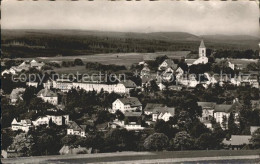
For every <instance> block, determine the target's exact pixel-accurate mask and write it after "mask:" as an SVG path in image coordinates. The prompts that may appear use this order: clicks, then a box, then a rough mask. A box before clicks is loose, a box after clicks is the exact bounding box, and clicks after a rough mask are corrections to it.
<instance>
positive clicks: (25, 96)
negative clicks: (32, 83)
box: [22, 87, 36, 105]
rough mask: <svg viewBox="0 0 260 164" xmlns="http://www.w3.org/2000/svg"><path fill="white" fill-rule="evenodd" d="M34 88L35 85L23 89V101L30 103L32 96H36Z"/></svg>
mask: <svg viewBox="0 0 260 164" xmlns="http://www.w3.org/2000/svg"><path fill="white" fill-rule="evenodd" d="M35 94H36V88H35V87H28V88H26V89H25V91H24V93H23V96H22V97H23V100H24V101H25V103H26V104H27V105H29V104H30V101H31V99H32V98H34V97H36V96H35Z"/></svg>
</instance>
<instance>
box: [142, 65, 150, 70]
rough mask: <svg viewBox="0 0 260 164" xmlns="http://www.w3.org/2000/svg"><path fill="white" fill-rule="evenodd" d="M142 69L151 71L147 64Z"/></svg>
mask: <svg viewBox="0 0 260 164" xmlns="http://www.w3.org/2000/svg"><path fill="white" fill-rule="evenodd" d="M142 71H150V68H148V67H147V66H144V68H143V69H142Z"/></svg>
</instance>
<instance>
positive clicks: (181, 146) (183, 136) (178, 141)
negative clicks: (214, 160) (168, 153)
mask: <svg viewBox="0 0 260 164" xmlns="http://www.w3.org/2000/svg"><path fill="white" fill-rule="evenodd" d="M193 145H194V140H193V139H192V138H191V136H190V135H189V134H188V133H187V132H186V131H181V132H178V133H177V134H176V136H175V138H174V139H173V147H174V148H175V149H176V150H190V149H192V148H193V147H194V146H193Z"/></svg>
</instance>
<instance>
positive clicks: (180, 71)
mask: <svg viewBox="0 0 260 164" xmlns="http://www.w3.org/2000/svg"><path fill="white" fill-rule="evenodd" d="M183 74H184V70H183V69H182V68H181V67H178V68H177V70H176V71H175V76H176V80H178V79H180V78H181V76H183Z"/></svg>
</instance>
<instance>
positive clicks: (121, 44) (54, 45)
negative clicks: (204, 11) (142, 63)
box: [1, 30, 259, 57]
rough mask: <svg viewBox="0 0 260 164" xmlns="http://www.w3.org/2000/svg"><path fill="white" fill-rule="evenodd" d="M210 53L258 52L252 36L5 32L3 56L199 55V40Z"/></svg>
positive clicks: (58, 31)
mask: <svg viewBox="0 0 260 164" xmlns="http://www.w3.org/2000/svg"><path fill="white" fill-rule="evenodd" d="M202 38H203V39H204V41H205V45H206V47H207V48H210V49H238V50H239V49H253V50H256V49H258V42H259V38H257V37H252V36H225V35H204V36H196V35H193V34H189V33H185V32H152V33H132V32H107V31H83V30H2V31H1V43H2V51H3V56H7V57H10V56H11V57H39V56H57V55H63V56H74V55H89V54H96V53H129V52H138V53H152V52H163V51H197V50H198V46H199V44H200V40H201V39H202Z"/></svg>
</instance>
